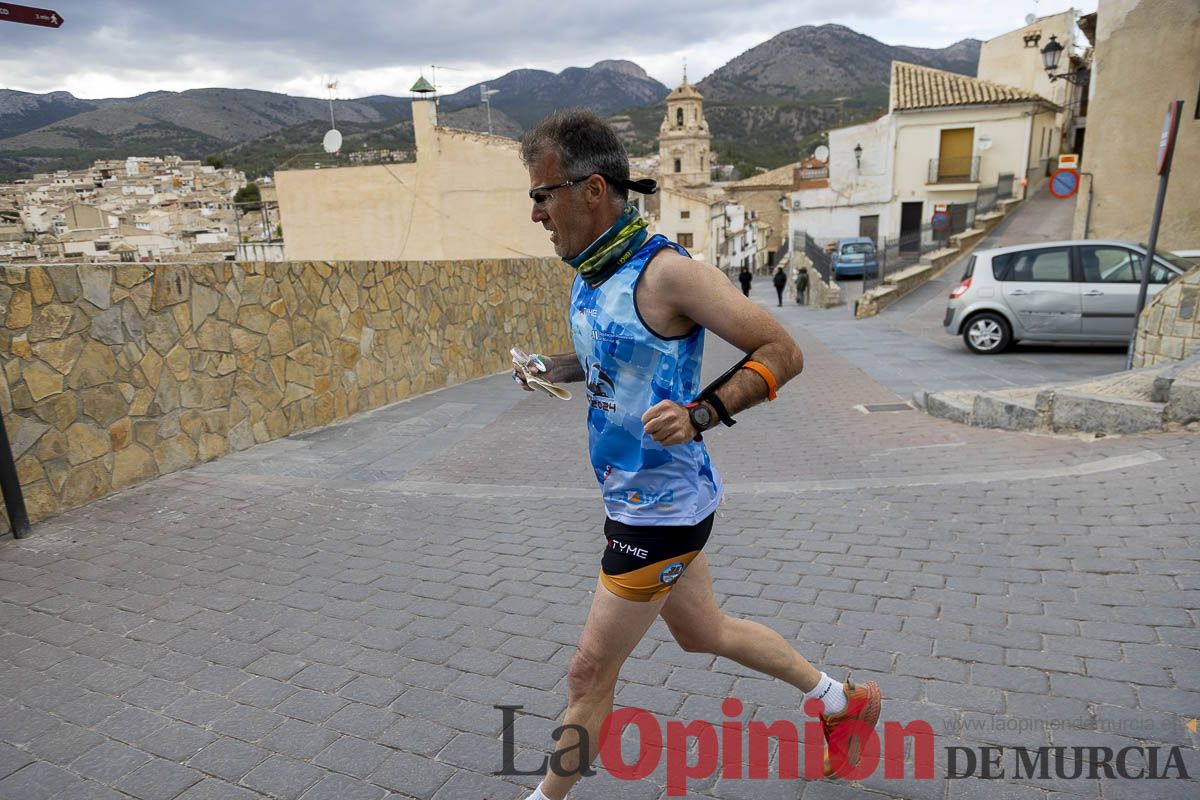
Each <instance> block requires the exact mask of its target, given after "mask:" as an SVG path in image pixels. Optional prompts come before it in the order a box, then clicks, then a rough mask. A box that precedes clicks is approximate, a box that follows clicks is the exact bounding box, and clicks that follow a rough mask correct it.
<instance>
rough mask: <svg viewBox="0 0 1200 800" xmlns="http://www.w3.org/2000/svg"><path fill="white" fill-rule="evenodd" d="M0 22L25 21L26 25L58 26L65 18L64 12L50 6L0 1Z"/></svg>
mask: <svg viewBox="0 0 1200 800" xmlns="http://www.w3.org/2000/svg"><path fill="white" fill-rule="evenodd" d="M0 22H23V23H25V24H26V25H41V26H42V27H43V28H58V27H60V26H61V25H62V24H63V18H62V14H59V13H58V12H57V11H51V10H50V9H48V8H33V7H32V6H19V5H17V4H16V3H0Z"/></svg>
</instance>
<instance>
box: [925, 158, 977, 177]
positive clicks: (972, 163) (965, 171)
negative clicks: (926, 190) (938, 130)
mask: <svg viewBox="0 0 1200 800" xmlns="http://www.w3.org/2000/svg"><path fill="white" fill-rule="evenodd" d="M978 181H979V156H952V157H948V158H931V159H929V180H928V183H976V182H978Z"/></svg>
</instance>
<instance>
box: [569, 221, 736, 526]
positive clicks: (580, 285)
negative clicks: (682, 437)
mask: <svg viewBox="0 0 1200 800" xmlns="http://www.w3.org/2000/svg"><path fill="white" fill-rule="evenodd" d="M664 247H670V248H671V249H673V250H675V251H677V252H679V253H681V254H682V255H685V256H686V255H687V251H686V250H684V249H683V248H682V247H680V246H679V245H677V244H675V243H674V242H671V241H669V240H668V239H667V238H666V237H665V236H662V235H661V234H660V235H657V236H653V237H651V238H650V239H648V240H647V241H646V243H645V244H643V245H642V247H641V248H640V249H639V250H638V252H637V253H636V254H635V255H634V256H633V258H631V259H630V260H629V262H628V263H626V264H625V265H624V266H622V267H621V268H620V269H619V270H617V272H615V273H614V274H613V275H611V276H610V277H609V278H608V280H606V281H604V283H602V284H600V285H599V286H597V287H595V288H592V287H591V286H589V285H588V283H587V281H585V280H583V279H582V278H580V277H578V276H577V277H576V278H575V284H574V286H573V287H572V289H571V311H570V324H571V338H572V339H573V340H574V343H575V354H576V355H577V356H578V357H579V363H580V364H581V365H582V366H583V369H584V375H585V376H586V381H587V399H588V412H587V427H588V449H589V451H590V455H591V460H592V468H593V469H594V470H595V471H596V480H597V481H599V483H600V488H601V492H602V494H603V497H604V509H605V513H607V515H608V516H609V518H610V519H613V520H616V521H617V522H624V523H625V524H627V525H695V524H696V523H698V522H700V521H702V520H703V519H704V518H706V517H707V516H708V515H709V514H711V513H712V512H713V511H714V510H715V509H716V507H717V504H718V503H720V501H721V492H722V489H723V484H722V481H721V475H720V473H718V472H717V470H716V468H715V467H714V466H713V465H712V462H711V461H710V460H709V457H708V451H707V450H706V449H705V447H704V443H703V442H687V443H686V444H680V445H673V446H671V447H663V446H662V445H661V444H659V443H658V442H656V441H654V439H653V438H652V437H651V436H650V435H649V434H648V433H646V431H645V429H644V428H643V427H642V415H643V414H645V413H646V411H647V410H649V408H650V407H651V406H653V405H655V404H656V403H659V402H660V401H662V400H673V401H674V402H676V403H679V404H681V405H683V404H686V403H690V402H691V401H692V400H694V399H695V398H696V395H697V394H698V393H699V392H700V389H701V386H700V359H701V355H702V354H703V351H704V329H703V328H700V327H697V328H696V330H694V331H693V332H691V333H689V334H687V335H685V336H680V337H675V338H670V339H664V338H663V337H661V336H658V335H657V334H655V333H654V332H652V331H651V330H650V329H649V328H647V327H646V324H645V323H644V322H643V321H642V316H641V313H640V312H639V311H638V308H637V304H636V302H635V301H634V293H635V292H636V291H637V285H638V280H639V279H640V278H641V275H642V270H643V269H645V266H646V264H648V263H649V262H650V259H652V258H653V257H654V256H655V254H657V253H658V251H659V250H661V249H662V248H664Z"/></svg>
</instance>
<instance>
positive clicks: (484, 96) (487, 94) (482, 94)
mask: <svg viewBox="0 0 1200 800" xmlns="http://www.w3.org/2000/svg"><path fill="white" fill-rule="evenodd" d="M499 91H500V90H499V89H489V88H488V87H487V84H486V83H481V84H479V99H480V100H481V101H483V104H484V105H485V106H487V119H488V136H491V135H492V101H491V99H490V98H491V96H492V95H494V94H497V93H498V92H499Z"/></svg>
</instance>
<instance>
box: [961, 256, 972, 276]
mask: <svg viewBox="0 0 1200 800" xmlns="http://www.w3.org/2000/svg"><path fill="white" fill-rule="evenodd" d="M974 274H975V256H971V258H970V259H969V260H968V261H967V269H966V270H965V271H964V272H963V276H962V279H963V280H964V281H965V280H966V279H967V278H969V277H971V276H972V275H974Z"/></svg>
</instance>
